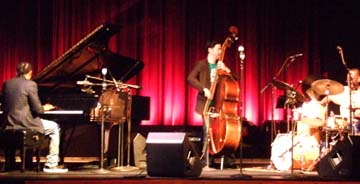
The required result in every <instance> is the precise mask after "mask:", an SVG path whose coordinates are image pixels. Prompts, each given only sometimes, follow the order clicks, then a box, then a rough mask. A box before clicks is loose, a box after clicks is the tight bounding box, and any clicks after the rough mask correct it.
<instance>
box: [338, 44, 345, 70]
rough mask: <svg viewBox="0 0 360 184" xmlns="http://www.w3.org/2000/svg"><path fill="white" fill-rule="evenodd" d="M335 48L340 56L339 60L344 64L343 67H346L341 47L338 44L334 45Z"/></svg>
mask: <svg viewBox="0 0 360 184" xmlns="http://www.w3.org/2000/svg"><path fill="white" fill-rule="evenodd" d="M336 50H337V51H338V52H339V54H340V57H341V62H342V63H343V65H344V66H345V68H347V65H346V62H345V59H344V53H343V49H342V48H341V47H340V46H339V45H338V46H336Z"/></svg>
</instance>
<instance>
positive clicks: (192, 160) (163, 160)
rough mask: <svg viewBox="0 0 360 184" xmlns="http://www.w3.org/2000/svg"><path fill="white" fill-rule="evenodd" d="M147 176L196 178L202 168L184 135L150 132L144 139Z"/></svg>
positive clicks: (196, 154) (197, 156)
mask: <svg viewBox="0 0 360 184" xmlns="http://www.w3.org/2000/svg"><path fill="white" fill-rule="evenodd" d="M146 156H147V159H146V165H147V174H148V175H149V176H160V177H161V176H164V177H198V176H200V174H201V171H202V166H201V162H200V158H199V155H198V153H197V152H196V151H195V149H194V146H193V145H192V143H191V142H190V141H189V139H188V137H187V135H186V134H185V133H179V132H171V133H166V132H161V133H160V132H150V133H149V134H148V136H147V139H146Z"/></svg>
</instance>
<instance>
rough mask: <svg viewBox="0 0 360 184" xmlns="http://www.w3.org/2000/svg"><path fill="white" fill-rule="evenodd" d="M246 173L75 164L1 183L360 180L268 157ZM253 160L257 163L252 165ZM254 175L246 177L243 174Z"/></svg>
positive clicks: (14, 175)
mask: <svg viewBox="0 0 360 184" xmlns="http://www.w3.org/2000/svg"><path fill="white" fill-rule="evenodd" d="M244 163H245V164H244V167H243V168H242V172H240V169H239V168H224V169H223V170H220V169H219V168H216V169H214V170H211V171H208V170H206V169H203V171H202V173H201V175H200V176H199V177H177V178H170V177H150V176H148V175H147V172H146V169H139V170H135V171H111V170H109V172H108V173H98V172H97V168H98V165H93V164H81V165H79V164H75V165H69V167H68V168H69V172H67V173H61V174H49V173H44V172H36V171H25V172H23V173H21V172H20V171H11V172H2V173H0V183H32V184H36V183H67V184H72V183H84V184H85V183H87V184H90V183H112V184H116V183H127V184H131V183H150V184H151V183H154V184H162V183H172V184H174V183H179V184H180V183H207V184H213V183H214V184H215V183H216V184H226V183H287V184H289V183H325V182H326V183H327V184H328V183H339V182H342V183H359V182H360V180H358V179H353V178H342V177H333V178H331V177H325V178H324V177H320V176H319V175H318V173H317V172H316V171H311V172H307V171H300V170H293V171H278V170H275V169H272V168H271V169H269V168H268V167H267V165H266V164H267V163H269V161H268V160H266V159H261V160H259V159H255V160H254V159H251V160H247V159H245V160H244ZM252 163H253V164H252ZM241 173H242V174H243V175H247V176H250V177H249V178H247V177H245V178H244V177H242V175H240V174H241Z"/></svg>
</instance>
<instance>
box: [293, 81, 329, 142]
mask: <svg viewBox="0 0 360 184" xmlns="http://www.w3.org/2000/svg"><path fill="white" fill-rule="evenodd" d="M318 79H319V77H317V76H315V75H309V76H307V77H306V78H305V79H304V80H303V83H302V86H301V90H302V92H303V94H304V96H305V101H304V103H303V104H302V107H301V108H299V111H300V114H301V117H300V118H301V119H300V121H298V122H297V134H300V135H307V136H314V137H315V139H316V140H317V141H318V143H319V144H320V141H321V131H320V128H321V127H323V126H324V124H325V121H324V119H325V112H326V109H325V106H323V105H322V104H321V103H320V100H321V97H322V96H321V95H319V94H318V93H316V92H315V91H314V90H313V89H312V88H311V84H312V83H313V82H314V81H316V80H318Z"/></svg>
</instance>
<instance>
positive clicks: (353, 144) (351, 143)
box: [315, 136, 360, 178]
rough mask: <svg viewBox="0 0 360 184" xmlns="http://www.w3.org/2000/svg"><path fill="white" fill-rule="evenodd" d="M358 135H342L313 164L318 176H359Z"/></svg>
mask: <svg viewBox="0 0 360 184" xmlns="http://www.w3.org/2000/svg"><path fill="white" fill-rule="evenodd" d="M359 138H360V137H359V136H344V137H343V139H342V140H339V141H338V142H337V143H336V144H335V145H334V146H333V148H332V149H331V151H330V152H329V153H327V154H326V155H325V156H324V157H323V158H321V160H320V161H319V163H318V164H317V165H316V166H315V168H316V171H317V172H318V174H319V176H320V177H332V178H348V177H359V176H360V175H359V167H360V166H359V165H360V160H359V159H360V157H359V151H360V149H359V141H360V139H359Z"/></svg>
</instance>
